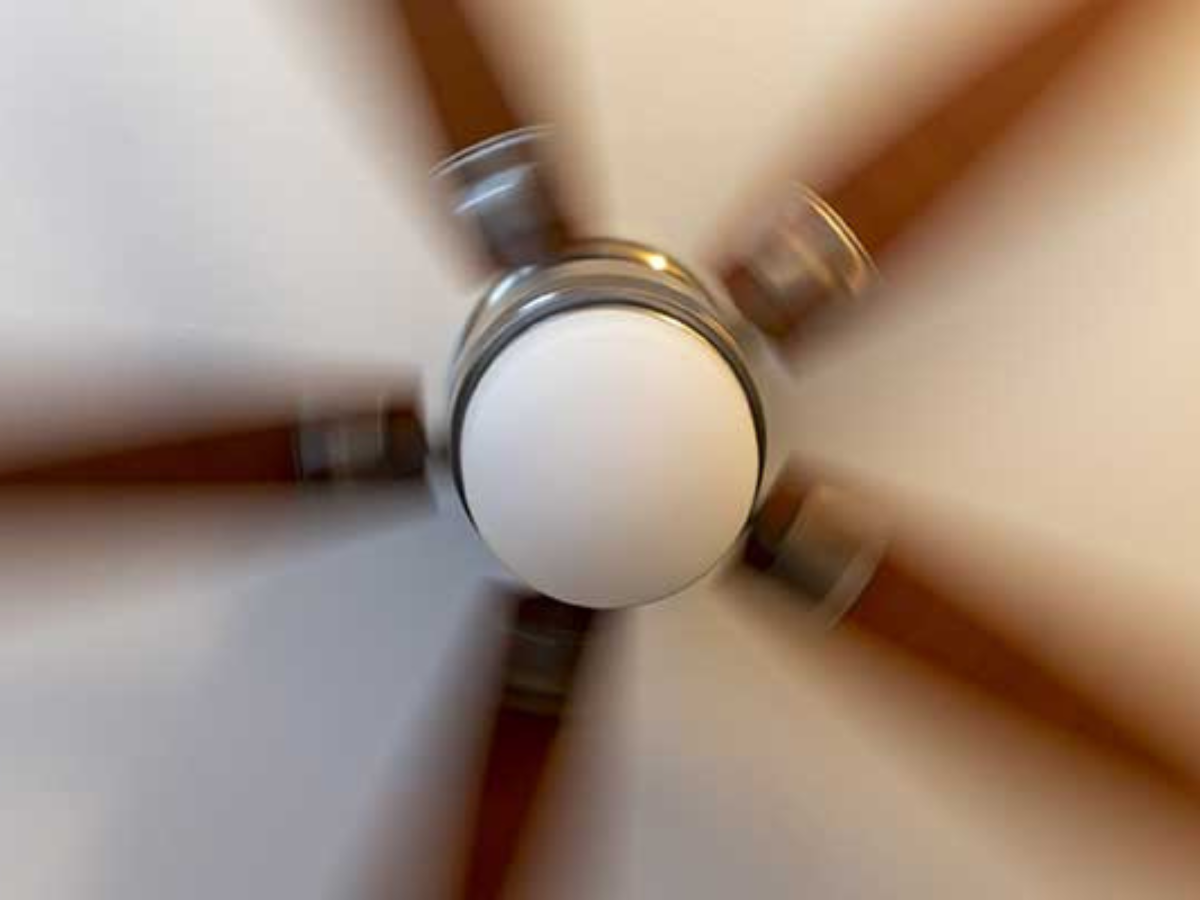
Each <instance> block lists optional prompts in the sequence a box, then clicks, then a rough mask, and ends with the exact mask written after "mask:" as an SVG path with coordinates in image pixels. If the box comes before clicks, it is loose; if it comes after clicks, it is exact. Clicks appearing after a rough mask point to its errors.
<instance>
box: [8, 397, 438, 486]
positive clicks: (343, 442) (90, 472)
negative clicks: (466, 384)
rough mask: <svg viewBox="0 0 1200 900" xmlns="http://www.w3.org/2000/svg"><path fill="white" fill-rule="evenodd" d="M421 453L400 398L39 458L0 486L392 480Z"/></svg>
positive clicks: (416, 465) (415, 420)
mask: <svg viewBox="0 0 1200 900" xmlns="http://www.w3.org/2000/svg"><path fill="white" fill-rule="evenodd" d="M425 451H426V448H425V437H424V431H423V429H422V426H421V421H420V417H419V416H418V415H417V411H416V409H415V407H414V406H413V405H412V404H411V403H408V402H404V403H397V404H395V405H389V406H385V407H382V408H380V407H375V408H372V409H363V410H361V411H360V410H353V411H348V412H345V413H342V414H338V415H332V416H329V417H327V418H322V419H314V420H304V419H301V418H294V419H291V420H285V421H276V422H270V423H260V424H256V425H254V426H242V427H228V428H225V429H219V430H214V431H213V432H211V433H207V434H190V435H182V436H176V437H170V438H159V439H156V440H152V441H147V442H144V443H139V444H134V445H132V446H124V447H120V448H116V449H107V450H102V451H96V452H93V453H85V454H78V453H77V454H75V455H73V456H67V457H65V458H61V459H50V460H39V461H37V462H32V463H27V464H25V465H22V466H17V467H13V468H10V469H9V470H8V471H4V472H0V487H24V486H30V487H56V486H63V487H85V486H95V487H101V486H107V487H120V486H139V485H141V486H150V485H164V486H165V485H188V484H205V485H254V484H286V483H296V482H305V481H307V482H313V481H317V482H320V481H334V480H343V479H349V480H392V479H401V478H411V477H416V476H419V475H420V474H421V473H422V471H423V469H424V461H425Z"/></svg>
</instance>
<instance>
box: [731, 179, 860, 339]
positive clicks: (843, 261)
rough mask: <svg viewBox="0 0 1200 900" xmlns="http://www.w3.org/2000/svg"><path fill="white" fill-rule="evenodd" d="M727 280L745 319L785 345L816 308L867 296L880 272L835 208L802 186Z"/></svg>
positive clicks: (755, 237) (784, 203) (785, 201)
mask: <svg viewBox="0 0 1200 900" xmlns="http://www.w3.org/2000/svg"><path fill="white" fill-rule="evenodd" d="M725 280H726V284H727V286H728V288H729V291H730V294H731V295H732V298H733V301H734V304H735V305H736V306H737V308H738V310H739V311H740V312H741V313H742V315H744V316H745V317H746V318H747V319H748V320H749V321H750V322H751V323H753V324H754V325H755V326H756V327H757V328H758V329H759V330H761V331H762V332H764V333H765V334H767V335H768V336H769V337H772V338H776V339H780V340H783V339H787V338H789V337H790V336H791V335H792V334H793V333H794V332H795V330H796V328H797V326H798V325H799V324H800V322H801V320H802V319H804V318H805V317H806V316H807V315H808V314H809V313H811V312H812V311H814V310H815V309H817V308H819V307H822V306H829V305H832V304H838V305H843V304H846V303H847V302H851V301H853V300H855V299H856V298H859V297H861V296H863V295H864V294H865V293H867V292H868V291H869V290H870V289H871V288H872V286H873V285H874V284H875V283H876V281H877V280H878V272H877V270H876V268H875V263H874V262H873V261H872V259H871V255H870V254H869V253H868V252H867V249H866V248H865V247H864V246H863V244H862V242H861V241H860V240H859V239H858V237H857V236H856V235H855V233H854V232H853V230H851V228H850V226H849V225H847V224H846V222H845V221H844V220H843V219H842V217H841V216H839V215H838V213H837V212H836V211H835V210H834V209H833V207H831V206H830V205H829V204H828V203H826V202H825V201H824V200H823V199H822V198H821V197H819V196H818V195H817V194H815V193H814V192H812V191H810V190H808V189H807V188H804V187H800V186H796V187H793V189H792V190H791V191H790V192H789V194H788V196H787V198H786V199H785V200H784V202H783V205H782V207H781V208H780V209H779V210H778V212H777V213H776V214H775V215H774V216H772V217H771V218H770V220H769V222H768V224H767V226H766V228H764V229H763V230H762V231H761V232H760V233H759V234H757V235H756V236H754V238H753V239H752V240H751V243H750V251H749V252H748V253H746V254H745V255H744V256H743V257H742V258H741V259H740V260H739V263H738V265H737V267H736V268H735V269H734V270H733V271H732V272H731V273H730V274H729V275H728V276H727V278H726V279H725Z"/></svg>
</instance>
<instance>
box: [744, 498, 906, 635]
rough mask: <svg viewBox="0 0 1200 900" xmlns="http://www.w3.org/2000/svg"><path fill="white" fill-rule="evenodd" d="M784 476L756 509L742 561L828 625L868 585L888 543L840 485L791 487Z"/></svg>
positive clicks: (869, 513) (880, 525)
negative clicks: (789, 591)
mask: <svg viewBox="0 0 1200 900" xmlns="http://www.w3.org/2000/svg"><path fill="white" fill-rule="evenodd" d="M796 483H797V482H795V481H794V480H793V479H790V478H786V477H785V478H784V479H782V480H781V481H780V483H779V484H778V485H777V486H776V487H775V488H774V489H773V490H772V491H771V492H770V494H769V495H768V496H767V498H766V500H764V501H763V504H762V506H761V507H760V508H759V511H758V513H757V515H756V516H755V520H754V523H753V525H752V526H751V529H750V533H749V535H748V537H747V541H746V547H745V551H744V557H745V560H746V562H747V563H748V564H749V565H750V566H752V567H753V568H755V569H758V570H760V571H762V572H765V573H768V574H770V575H772V576H774V577H776V578H779V579H780V580H782V581H784V582H786V583H787V584H788V585H789V586H790V587H791V588H793V589H794V590H795V591H798V593H799V596H800V598H801V600H802V602H803V603H804V604H805V605H806V606H807V608H808V610H809V611H810V612H811V614H812V615H813V617H814V620H815V621H816V622H817V623H818V624H820V625H822V626H824V627H827V628H832V627H833V626H835V625H836V624H837V623H838V622H839V621H840V620H841V619H842V617H843V616H845V615H846V613H847V612H849V611H850V609H852V608H853V607H854V604H855V603H856V602H857V601H858V598H859V597H860V596H861V594H862V592H863V591H864V589H865V588H866V587H867V585H868V584H870V583H871V579H872V578H873V577H874V576H875V571H876V569H878V567H879V565H880V563H881V562H882V560H883V557H884V553H885V552H886V550H887V546H888V532H887V527H886V525H885V523H884V522H883V521H882V520H881V519H880V517H879V516H878V515H877V514H876V513H875V512H874V511H873V510H871V509H869V508H867V507H866V506H865V505H864V504H863V503H862V502H861V501H859V499H858V498H857V497H855V496H854V495H853V494H851V493H849V492H848V491H845V490H843V489H841V488H837V487H832V486H830V485H824V484H822V485H815V486H813V487H811V488H808V489H805V490H798V489H797V488H796V487H795V485H796Z"/></svg>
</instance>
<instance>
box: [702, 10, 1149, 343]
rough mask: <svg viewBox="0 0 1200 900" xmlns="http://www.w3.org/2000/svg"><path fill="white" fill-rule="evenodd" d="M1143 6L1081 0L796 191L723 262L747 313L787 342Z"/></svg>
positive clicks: (853, 286)
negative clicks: (756, 235)
mask: <svg viewBox="0 0 1200 900" xmlns="http://www.w3.org/2000/svg"><path fill="white" fill-rule="evenodd" d="M1142 5H1143V6H1144V5H1145V4H1142ZM1136 6H1138V4H1135V3H1132V2H1130V0H1080V2H1077V3H1075V4H1074V5H1073V6H1072V7H1071V8H1070V9H1069V10H1068V11H1067V12H1066V13H1064V14H1062V15H1060V16H1058V17H1057V18H1054V19H1052V20H1051V21H1049V22H1047V23H1046V24H1045V25H1044V26H1043V27H1042V28H1040V29H1039V30H1037V31H1036V32H1035V33H1034V34H1032V35H1030V36H1029V37H1028V38H1026V39H1025V40H1024V41H1022V42H1020V43H1019V44H1018V45H1017V46H1015V47H1013V48H1011V49H1010V50H1008V52H1006V53H1004V54H1002V55H1001V56H1000V57H999V58H995V59H991V60H988V61H987V62H986V63H985V64H984V65H982V66H981V67H979V68H977V69H975V70H974V71H973V72H971V73H970V74H969V75H967V76H966V77H965V78H964V79H963V80H962V82H961V83H960V84H959V85H958V86H957V87H956V88H954V89H952V90H950V91H949V92H948V93H947V94H946V95H945V96H944V97H943V98H942V99H941V101H940V102H938V103H936V104H935V105H934V106H933V107H932V108H930V109H927V110H925V111H924V112H923V113H921V114H919V115H918V116H917V117H916V119H915V121H913V122H912V123H911V124H910V125H908V126H907V127H904V128H902V129H900V130H899V132H898V133H897V134H895V135H894V136H893V137H891V138H890V139H889V140H886V141H884V142H883V143H882V145H880V146H878V147H876V148H875V149H874V150H873V151H871V152H868V153H866V154H865V155H864V156H863V157H862V159H861V160H860V161H859V162H858V163H857V164H855V165H852V166H851V167H850V168H849V170H848V171H847V172H846V174H844V175H843V176H842V177H840V178H838V179H837V180H835V181H833V182H832V183H829V184H824V185H817V186H816V189H815V194H814V195H813V197H816V198H819V201H818V202H810V200H811V199H812V198H809V197H804V196H799V195H797V196H795V197H793V198H792V199H791V201H790V202H789V203H788V204H787V205H785V208H784V212H783V214H782V215H781V216H780V218H779V220H778V221H777V222H776V223H774V224H772V225H771V226H770V227H769V230H768V231H767V232H766V233H765V234H764V236H763V237H761V238H760V239H759V240H757V241H756V242H754V244H753V245H752V246H751V248H750V249H749V250H748V251H747V252H746V253H744V254H742V255H741V256H740V257H739V258H737V259H733V260H731V261H729V262H727V263H726V264H724V265H723V266H722V275H723V280H724V281H725V283H726V286H727V287H728V288H729V290H730V292H731V295H732V296H733V299H734V300H735V302H736V303H737V305H738V306H739V308H740V309H741V310H742V312H743V313H744V314H745V315H746V316H747V317H748V318H749V319H750V320H751V321H753V322H754V323H755V324H757V325H758V326H759V327H760V328H762V329H763V330H764V331H765V332H766V333H768V334H769V335H771V336H772V337H776V338H779V339H783V340H787V339H789V338H791V337H792V333H793V332H794V331H795V330H796V329H798V327H799V325H800V323H801V321H802V319H803V318H804V317H805V315H806V314H807V312H808V311H809V310H811V309H813V308H815V307H816V306H817V305H818V304H820V303H821V302H822V301H825V300H835V299H837V298H838V297H839V296H845V295H848V294H851V293H853V292H854V291H856V290H859V289H861V285H862V283H863V280H862V278H861V277H858V276H860V275H861V273H860V272H858V271H857V270H856V266H857V265H859V264H861V262H862V260H863V259H866V260H870V261H873V262H875V263H880V264H881V265H883V264H886V257H887V253H888V251H889V250H890V249H891V248H892V247H893V245H894V244H895V243H896V242H897V240H898V239H899V238H900V237H902V236H903V235H904V234H905V233H906V232H907V231H908V230H909V229H911V228H912V227H913V226H914V225H915V224H916V223H918V222H920V221H921V220H922V219H923V218H924V217H925V216H926V214H927V213H928V212H929V211H930V209H931V207H933V206H934V204H935V203H936V202H937V201H938V200H939V199H940V198H941V197H942V196H943V195H945V194H946V193H947V192H948V191H949V190H950V189H951V188H953V187H954V186H955V185H956V184H958V183H959V182H960V181H961V180H962V179H963V178H964V177H966V176H967V175H969V174H970V173H971V172H972V171H973V170H974V169H975V167H976V165H977V163H978V162H979V161H980V160H981V159H983V158H984V157H985V155H986V153H987V152H988V151H989V150H990V149H992V148H993V147H995V146H996V145H997V144H998V143H999V142H1000V141H1001V140H1002V139H1003V138H1004V137H1005V136H1006V135H1007V134H1009V133H1010V132H1011V131H1012V130H1013V128H1014V127H1015V126H1016V125H1017V124H1018V123H1019V122H1020V121H1021V120H1022V118H1023V116H1024V114H1025V113H1026V112H1028V111H1029V110H1030V108H1031V107H1032V106H1033V105H1034V103H1035V102H1036V101H1037V100H1038V98H1039V97H1040V96H1041V95H1042V94H1043V93H1044V92H1045V91H1046V90H1047V89H1048V88H1049V87H1050V86H1051V85H1052V84H1053V83H1054V82H1055V80H1056V77H1057V76H1059V75H1060V74H1061V73H1063V72H1064V70H1066V69H1067V68H1068V67H1069V66H1070V65H1071V64H1072V63H1073V62H1074V61H1075V60H1076V59H1077V58H1078V57H1079V56H1080V55H1081V54H1082V53H1083V52H1084V51H1086V50H1087V49H1088V48H1090V47H1091V46H1092V45H1093V44H1094V43H1095V41H1096V39H1097V38H1098V36H1100V35H1101V34H1102V33H1103V32H1105V31H1106V30H1108V26H1110V25H1111V24H1112V23H1113V20H1114V19H1115V18H1116V14H1117V13H1119V12H1121V11H1123V10H1128V9H1131V8H1133V7H1136ZM789 256H792V257H795V258H793V259H790V260H789V258H788V257H789ZM856 278H857V280H856Z"/></svg>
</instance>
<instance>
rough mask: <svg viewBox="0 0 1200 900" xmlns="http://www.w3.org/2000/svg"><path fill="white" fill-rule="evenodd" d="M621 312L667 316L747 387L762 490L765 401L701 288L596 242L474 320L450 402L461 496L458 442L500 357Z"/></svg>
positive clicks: (617, 245) (503, 294)
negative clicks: (557, 326)
mask: <svg viewBox="0 0 1200 900" xmlns="http://www.w3.org/2000/svg"><path fill="white" fill-rule="evenodd" d="M600 307H618V308H627V309H634V310H639V311H642V312H645V313H647V314H652V315H659V316H663V317H665V318H667V319H669V320H670V321H672V322H673V323H676V324H678V325H681V326H683V327H685V328H687V329H688V330H689V331H691V332H692V333H694V334H696V335H697V336H699V337H700V338H702V339H704V340H705V341H706V342H707V343H708V344H709V345H711V346H712V347H713V348H714V349H715V350H716V351H717V352H718V353H720V354H721V356H722V358H723V359H724V360H725V361H726V362H727V363H728V364H729V366H730V368H731V369H732V370H733V372H734V374H735V376H736V377H737V379H738V381H739V383H740V384H741V386H742V390H743V392H744V394H745V396H746V401H747V403H748V404H749V406H750V411H751V415H752V417H753V419H754V429H755V435H756V438H757V441H758V453H759V460H758V486H761V483H762V478H763V470H764V468H765V461H766V451H767V434H766V420H765V416H764V413H763V404H762V398H761V397H760V395H759V392H758V388H757V386H756V385H755V383H754V380H753V378H752V377H751V374H750V369H749V367H748V366H747V364H746V361H745V359H744V357H743V356H742V353H741V350H740V349H739V347H738V345H737V342H736V340H735V338H734V337H733V334H732V332H731V331H730V330H729V329H728V328H727V327H726V326H725V324H724V323H723V322H722V321H721V319H720V317H719V316H718V315H717V314H716V312H715V306H714V304H713V302H712V301H711V299H709V297H708V294H707V292H706V291H705V290H704V288H703V286H702V285H701V284H700V282H699V281H698V280H697V279H696V278H695V277H694V276H693V275H692V274H691V273H690V272H688V271H687V270H686V269H684V268H683V267H682V266H680V265H679V264H678V263H677V262H675V261H674V260H673V259H671V258H670V257H668V256H666V255H665V254H662V253H659V252H657V251H655V250H653V249H651V248H648V247H645V246H643V245H639V244H633V243H628V242H619V241H592V242H588V243H585V244H582V245H580V246H578V247H575V248H572V250H571V251H570V252H569V253H567V254H565V255H564V256H563V257H561V258H559V259H557V260H555V261H554V262H552V263H549V264H546V265H541V266H530V267H526V268H525V269H520V270H517V271H515V272H512V273H510V274H508V275H506V276H505V277H503V278H501V279H500V280H499V281H498V282H497V283H496V284H495V285H494V286H493V287H492V289H491V290H489V291H488V293H487V294H485V296H484V297H483V299H482V300H481V302H480V304H479V306H478V307H477V308H476V310H475V311H474V313H473V314H472V316H471V318H470V319H469V320H468V323H467V326H466V329H465V330H464V332H463V338H462V341H461V342H460V345H459V349H458V353H457V354H456V358H455V364H454V370H453V373H452V385H453V387H452V390H451V400H450V451H451V460H452V470H453V473H454V481H455V485H456V487H457V489H458V492H459V496H460V497H461V498H462V501H463V506H464V507H465V508H466V510H467V515H468V516H470V514H471V510H470V505H469V504H468V503H467V499H466V492H465V490H464V489H463V482H462V470H461V464H460V454H459V441H460V439H461V434H462V426H463V421H464V419H465V416H466V409H467V406H468V404H469V402H470V399H471V395H472V393H473V392H474V390H475V388H476V386H477V385H478V384H479V382H480V380H481V379H482V378H483V375H484V374H485V373H486V371H487V369H488V367H489V366H490V365H491V363H492V362H493V361H494V360H495V359H496V358H497V357H498V356H499V355H500V353H501V352H502V351H503V350H504V349H505V348H506V347H508V346H509V345H510V344H512V342H513V341H515V340H516V339H517V338H519V337H520V336H521V335H522V334H524V333H526V332H527V331H528V330H529V329H530V328H532V327H533V326H534V325H536V324H538V323H540V322H544V321H546V320H547V319H550V318H552V317H554V316H558V315H563V314H565V313H570V312H576V311H579V310H581V309H589V308H600Z"/></svg>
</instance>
